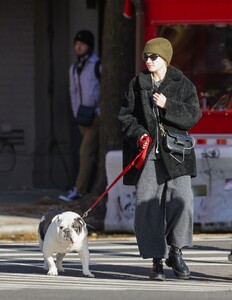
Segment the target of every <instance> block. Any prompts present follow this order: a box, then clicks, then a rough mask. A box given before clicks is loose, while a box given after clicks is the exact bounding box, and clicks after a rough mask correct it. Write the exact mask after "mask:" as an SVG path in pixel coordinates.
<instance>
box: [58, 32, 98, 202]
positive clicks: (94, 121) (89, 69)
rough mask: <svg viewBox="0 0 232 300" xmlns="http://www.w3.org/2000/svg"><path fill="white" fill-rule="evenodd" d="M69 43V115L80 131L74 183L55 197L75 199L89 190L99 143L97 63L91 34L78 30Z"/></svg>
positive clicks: (65, 199) (67, 199) (68, 199)
mask: <svg viewBox="0 0 232 300" xmlns="http://www.w3.org/2000/svg"><path fill="white" fill-rule="evenodd" d="M73 45H74V51H75V54H76V57H77V61H76V62H75V63H74V64H72V65H71V67H70V69H69V91H70V100H71V108H72V114H73V116H72V117H73V118H74V120H75V122H76V124H77V126H78V128H79V130H80V133H81V135H82V141H81V145H80V151H79V154H80V166H79V172H78V176H77V178H76V185H75V187H73V188H72V189H71V190H70V191H69V192H68V194H67V195H61V196H59V199H61V200H64V201H72V200H76V199H78V198H80V197H81V196H83V195H84V194H86V193H87V192H88V191H89V190H90V188H91V186H92V184H93V182H92V180H93V176H92V174H93V171H94V168H95V167H96V164H97V159H98V146H99V143H98V139H99V114H100V107H99V102H100V73H101V64H100V59H99V57H98V56H97V55H96V54H95V53H94V52H93V51H94V36H93V34H92V33H91V32H90V31H89V30H81V31H79V32H78V33H77V34H76V35H75V37H74V41H73ZM86 121H87V122H86Z"/></svg>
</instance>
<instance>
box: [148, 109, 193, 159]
mask: <svg viewBox="0 0 232 300" xmlns="http://www.w3.org/2000/svg"><path fill="white" fill-rule="evenodd" d="M153 110H154V113H155V115H156V117H157V121H158V123H159V128H160V131H161V138H162V145H163V148H164V149H165V151H166V152H168V153H170V155H171V157H173V158H174V159H175V160H177V161H178V162H179V163H183V162H184V159H185V155H188V154H190V153H191V149H192V148H193V147H194V146H195V139H194V137H192V136H191V135H190V134H189V133H188V132H185V134H183V133H177V132H173V131H171V130H168V129H165V128H164V126H163V124H162V123H161V122H160V117H159V109H158V107H157V106H154V104H153ZM176 154H181V155H182V160H180V159H179V158H178V157H177V156H176Z"/></svg>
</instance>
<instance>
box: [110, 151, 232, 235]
mask: <svg viewBox="0 0 232 300" xmlns="http://www.w3.org/2000/svg"><path fill="white" fill-rule="evenodd" d="M195 151H196V159H197V169H198V175H197V177H196V178H193V179H192V187H193V192H194V223H200V224H201V228H202V230H204V231H217V230H218V231H228V230H231V229H232V146H231V145H228V146H225V145H223V146H222V145H208V146H206V145H204V146H203V145H202V146H197V147H196V148H195ZM121 172H122V151H111V152H108V153H107V155H106V174H107V181H108V185H110V184H111V183H112V182H113V181H114V180H115V178H116V177H117V176H118V175H119V174H120V173H121ZM134 212H135V188H134V186H125V185H123V183H122V178H121V179H120V181H118V182H117V183H116V184H115V186H113V187H112V189H111V190H110V191H109V193H108V202H107V211H106V217H105V231H118V232H133V230H134V229H133V223H134Z"/></svg>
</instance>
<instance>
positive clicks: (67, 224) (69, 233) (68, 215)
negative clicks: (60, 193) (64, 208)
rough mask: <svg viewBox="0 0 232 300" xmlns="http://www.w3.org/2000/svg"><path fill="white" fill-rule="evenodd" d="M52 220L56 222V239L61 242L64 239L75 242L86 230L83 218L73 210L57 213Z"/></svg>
mask: <svg viewBox="0 0 232 300" xmlns="http://www.w3.org/2000/svg"><path fill="white" fill-rule="evenodd" d="M53 222H55V223H56V230H57V234H58V239H59V241H60V242H61V243H64V242H65V241H67V242H71V243H75V242H77V241H78V240H79V239H80V236H81V235H83V234H85V231H86V224H85V222H84V220H83V219H82V218H81V217H80V216H79V215H78V214H76V213H73V212H65V213H62V214H60V215H57V216H56V217H55V218H54V219H53Z"/></svg>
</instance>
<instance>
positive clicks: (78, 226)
mask: <svg viewBox="0 0 232 300" xmlns="http://www.w3.org/2000/svg"><path fill="white" fill-rule="evenodd" d="M84 225H85V221H84V220H83V219H82V218H81V217H77V218H75V219H74V221H73V224H72V227H73V229H74V230H75V231H76V233H77V234H80V233H81V231H82V228H83V227H84Z"/></svg>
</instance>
